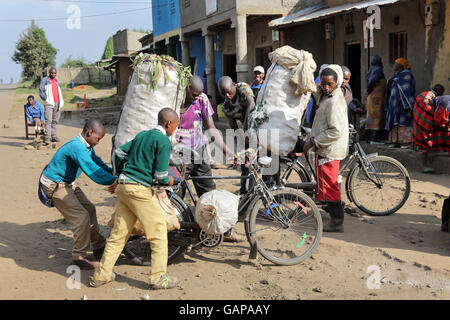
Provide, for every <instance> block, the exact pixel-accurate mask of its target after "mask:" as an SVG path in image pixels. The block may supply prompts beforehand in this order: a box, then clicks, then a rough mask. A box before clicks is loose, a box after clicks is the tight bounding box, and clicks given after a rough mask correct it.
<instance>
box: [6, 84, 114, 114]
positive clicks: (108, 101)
mask: <svg viewBox="0 0 450 320" xmlns="http://www.w3.org/2000/svg"><path fill="white" fill-rule="evenodd" d="M61 89H62V92H63V98H64V108H63V110H76V109H77V104H76V103H77V102H79V101H83V98H84V94H85V93H86V96H87V104H88V108H98V107H106V106H113V105H120V104H122V103H123V97H118V96H117V95H116V94H112V93H113V92H114V91H115V87H114V86H112V85H111V84H108V83H93V84H89V85H87V89H86V90H85V91H84V90H74V89H71V88H65V87H62V88H61ZM29 95H32V96H34V97H35V99H37V100H38V101H39V102H40V103H41V104H42V105H43V102H42V99H41V98H40V97H39V88H38V87H34V86H32V82H31V81H23V82H21V83H19V85H18V86H17V88H16V92H15V97H14V101H13V103H12V106H11V109H10V114H11V115H13V114H15V115H17V114H19V113H21V112H23V106H24V105H25V104H26V103H27V97H28V96H29ZM90 95H92V96H95V99H89V96H90Z"/></svg>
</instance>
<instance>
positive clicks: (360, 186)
mask: <svg viewBox="0 0 450 320" xmlns="http://www.w3.org/2000/svg"><path fill="white" fill-rule="evenodd" d="M369 161H370V163H371V164H372V166H373V169H374V171H373V170H372V169H371V168H370V167H368V168H366V169H367V173H366V171H365V170H363V168H362V167H361V166H360V165H359V166H355V167H354V168H353V169H352V171H351V172H350V173H349V175H348V178H347V179H350V180H349V183H348V187H349V188H350V189H349V190H348V192H349V194H350V197H351V200H352V201H353V202H354V203H355V205H356V206H357V207H358V208H359V209H361V210H362V211H364V212H365V213H368V214H370V215H373V216H386V215H390V214H393V213H394V212H396V211H397V210H399V209H400V208H401V207H402V206H403V205H404V204H405V202H406V200H408V197H409V193H410V191H411V180H410V178H409V174H408V171H407V170H406V169H405V167H404V166H403V165H402V164H401V163H400V162H398V161H397V160H395V159H393V158H390V157H386V156H376V157H373V158H369ZM378 179H379V180H378ZM378 181H380V182H381V183H380V184H378V183H376V182H378Z"/></svg>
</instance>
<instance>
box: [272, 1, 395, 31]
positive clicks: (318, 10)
mask: <svg viewBox="0 0 450 320" xmlns="http://www.w3.org/2000/svg"><path fill="white" fill-rule="evenodd" d="M399 1H400V0H368V1H361V2H356V3H348V4H343V5H340V6H334V7H328V8H326V5H325V3H322V4H321V5H316V6H313V7H308V8H306V9H302V10H300V11H297V12H296V13H293V14H290V15H288V16H286V17H283V18H279V19H275V20H272V21H270V22H269V27H272V28H276V27H286V26H287V25H289V24H297V23H301V22H306V21H310V20H315V19H319V18H322V17H325V16H329V15H332V14H337V13H341V12H345V11H350V10H361V9H365V8H368V7H370V6H382V5H386V4H394V3H396V2H399ZM324 8H325V9H324Z"/></svg>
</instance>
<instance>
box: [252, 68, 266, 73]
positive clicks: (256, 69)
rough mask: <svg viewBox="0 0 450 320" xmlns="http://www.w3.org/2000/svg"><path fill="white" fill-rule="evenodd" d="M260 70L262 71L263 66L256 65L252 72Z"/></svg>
mask: <svg viewBox="0 0 450 320" xmlns="http://www.w3.org/2000/svg"><path fill="white" fill-rule="evenodd" d="M257 71H258V72H261V73H264V68H263V67H261V66H257V67H255V69H253V72H257Z"/></svg>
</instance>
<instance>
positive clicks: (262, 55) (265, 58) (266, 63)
mask: <svg viewBox="0 0 450 320" xmlns="http://www.w3.org/2000/svg"><path fill="white" fill-rule="evenodd" d="M270 52H272V47H264V48H256V65H255V66H254V67H256V66H261V67H263V68H264V70H265V71H266V72H267V69H269V67H270V65H271V62H270V60H269V53H270Z"/></svg>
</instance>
